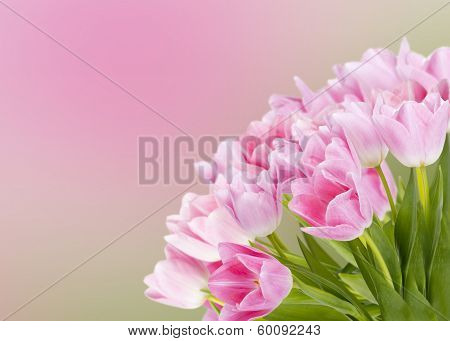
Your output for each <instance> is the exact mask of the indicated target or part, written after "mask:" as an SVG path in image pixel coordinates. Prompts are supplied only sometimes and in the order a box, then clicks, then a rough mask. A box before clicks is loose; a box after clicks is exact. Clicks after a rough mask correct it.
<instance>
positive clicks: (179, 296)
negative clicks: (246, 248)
mask: <svg viewBox="0 0 450 341" xmlns="http://www.w3.org/2000/svg"><path fill="white" fill-rule="evenodd" d="M165 253H166V259H165V260H163V261H159V262H158V263H156V266H155V269H154V271H153V273H152V274H150V275H148V276H147V277H145V279H144V282H145V284H146V285H147V286H148V287H149V288H148V289H147V290H146V291H145V295H146V296H147V297H148V298H150V299H151V300H153V301H156V302H159V303H163V304H167V305H171V306H174V307H178V308H184V309H195V308H198V307H200V306H202V305H203V303H204V302H205V300H206V293H205V292H204V290H205V289H207V284H208V277H209V272H208V270H207V268H206V266H205V265H204V264H203V263H202V262H200V261H198V260H195V259H193V258H191V257H189V256H187V255H186V254H184V253H182V252H180V251H178V250H177V249H175V248H174V247H171V246H170V245H168V246H166V249H165Z"/></svg>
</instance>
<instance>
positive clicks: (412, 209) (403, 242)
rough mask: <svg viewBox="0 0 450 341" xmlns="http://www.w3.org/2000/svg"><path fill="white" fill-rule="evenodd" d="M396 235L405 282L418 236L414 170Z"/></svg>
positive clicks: (410, 177) (402, 205)
mask: <svg viewBox="0 0 450 341" xmlns="http://www.w3.org/2000/svg"><path fill="white" fill-rule="evenodd" d="M394 233H395V242H396V246H397V249H398V251H399V256H400V264H401V268H402V273H403V280H405V279H406V275H407V273H408V270H409V264H410V260H411V254H412V251H413V247H414V243H415V240H416V236H417V186H416V179H415V176H414V173H413V170H411V174H410V176H409V181H408V186H407V187H406V191H405V197H404V199H403V202H402V204H401V206H400V210H399V212H398V217H397V221H396V222H395V231H394Z"/></svg>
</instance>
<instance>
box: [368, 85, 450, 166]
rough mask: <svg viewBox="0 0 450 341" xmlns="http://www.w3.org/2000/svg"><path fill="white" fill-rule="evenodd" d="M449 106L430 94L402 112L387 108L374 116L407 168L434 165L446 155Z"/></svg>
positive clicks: (408, 104) (407, 105) (401, 108)
mask: <svg viewBox="0 0 450 341" xmlns="http://www.w3.org/2000/svg"><path fill="white" fill-rule="evenodd" d="M449 110H450V109H449V103H448V101H446V102H443V101H442V100H441V98H440V96H434V94H433V93H431V94H429V95H428V96H427V98H426V99H425V100H424V101H423V102H422V103H417V102H413V101H406V102H404V103H403V104H401V106H400V107H399V108H398V109H395V108H391V107H389V106H386V105H383V106H382V107H381V108H380V113H378V114H375V115H374V116H373V119H374V123H375V126H376V128H377V130H378V133H379V134H380V135H381V136H382V137H383V140H384V142H385V143H386V145H387V146H388V147H389V150H390V151H391V153H392V154H393V155H394V156H395V157H396V158H397V159H398V160H399V161H400V162H401V163H402V164H403V165H405V166H407V167H420V166H428V165H431V164H433V163H434V162H435V161H436V160H437V159H438V157H439V155H440V154H441V152H442V148H443V146H444V142H445V135H446V130H447V126H448V120H449Z"/></svg>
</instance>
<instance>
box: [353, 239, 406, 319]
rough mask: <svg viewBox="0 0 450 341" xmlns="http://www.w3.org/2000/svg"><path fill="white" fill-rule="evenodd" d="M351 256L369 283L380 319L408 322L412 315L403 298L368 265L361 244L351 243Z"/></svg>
mask: <svg viewBox="0 0 450 341" xmlns="http://www.w3.org/2000/svg"><path fill="white" fill-rule="evenodd" d="M350 245H351V246H352V251H353V255H354V256H355V259H356V261H357V263H358V266H359V268H360V270H361V273H362V274H363V276H364V279H365V280H366V283H371V286H373V288H371V291H372V290H374V291H372V293H373V294H374V297H376V299H377V301H378V304H379V306H380V310H381V315H382V319H383V320H386V321H389V320H391V321H409V320H413V319H414V314H413V312H412V311H411V309H410V307H409V306H408V304H407V303H406V302H405V301H404V300H403V298H402V297H401V296H400V295H399V294H398V293H397V292H396V291H395V290H394V288H393V287H392V286H391V285H390V284H389V283H387V282H386V280H385V279H384V277H383V276H382V275H381V274H380V273H379V272H378V270H377V269H376V268H375V267H373V265H372V264H370V263H369V261H368V260H367V258H366V256H364V255H363V254H364V253H365V252H364V250H362V246H361V245H362V243H357V242H355V241H351V242H350Z"/></svg>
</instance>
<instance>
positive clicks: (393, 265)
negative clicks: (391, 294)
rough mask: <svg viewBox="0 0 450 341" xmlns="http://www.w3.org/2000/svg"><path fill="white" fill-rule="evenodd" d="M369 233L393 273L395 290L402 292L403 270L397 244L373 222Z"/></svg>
mask: <svg viewBox="0 0 450 341" xmlns="http://www.w3.org/2000/svg"><path fill="white" fill-rule="evenodd" d="M368 233H369V234H370V236H371V237H372V240H373V242H374V243H375V245H376V247H377V248H378V250H379V251H380V253H381V255H382V257H383V260H384V262H385V263H386V266H387V268H388V270H389V273H390V275H391V279H392V282H393V284H394V287H395V290H397V292H401V287H402V271H401V268H400V262H399V259H398V255H397V250H396V249H395V246H394V245H393V244H392V243H391V241H390V239H389V237H388V235H387V234H386V232H385V231H384V229H382V228H381V227H380V226H378V224H373V225H372V226H371V227H370V228H369V229H368Z"/></svg>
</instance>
